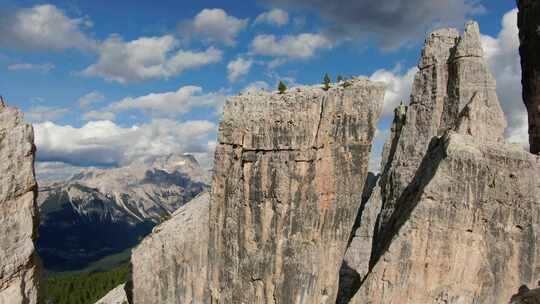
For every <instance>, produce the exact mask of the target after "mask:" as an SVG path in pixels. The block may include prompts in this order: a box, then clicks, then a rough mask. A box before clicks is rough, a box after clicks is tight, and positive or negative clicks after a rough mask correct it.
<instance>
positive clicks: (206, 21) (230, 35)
mask: <svg viewBox="0 0 540 304" xmlns="http://www.w3.org/2000/svg"><path fill="white" fill-rule="evenodd" d="M247 24H248V19H239V18H236V17H234V16H231V15H228V14H227V12H226V11H224V10H222V9H219V8H214V9H203V10H202V11H201V12H199V13H198V14H197V16H195V18H194V19H193V20H191V21H188V22H183V23H182V24H180V26H179V30H180V32H181V33H182V34H184V35H186V36H187V37H189V38H193V37H195V36H196V37H201V38H203V39H204V40H207V41H209V42H221V43H224V44H226V45H229V46H232V45H235V44H236V36H237V35H238V33H240V31H242V30H243V29H244V28H246V26H247Z"/></svg>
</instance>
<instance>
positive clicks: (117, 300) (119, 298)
mask: <svg viewBox="0 0 540 304" xmlns="http://www.w3.org/2000/svg"><path fill="white" fill-rule="evenodd" d="M125 287H126V284H121V285H118V286H117V287H116V288H114V289H113V290H111V291H109V292H108V293H107V294H106V295H105V296H104V297H103V298H101V299H99V300H98V301H97V302H96V303H95V304H128V297H127V293H126V290H125Z"/></svg>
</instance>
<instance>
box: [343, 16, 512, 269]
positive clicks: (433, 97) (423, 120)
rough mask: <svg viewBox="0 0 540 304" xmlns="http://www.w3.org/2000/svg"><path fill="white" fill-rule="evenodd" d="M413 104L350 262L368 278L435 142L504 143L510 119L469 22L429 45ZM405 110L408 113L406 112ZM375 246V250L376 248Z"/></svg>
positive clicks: (389, 149) (399, 119) (395, 135)
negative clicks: (449, 138) (455, 136)
mask: <svg viewBox="0 0 540 304" xmlns="http://www.w3.org/2000/svg"><path fill="white" fill-rule="evenodd" d="M418 67H419V71H418V73H417V75H416V77H415V80H414V83H413V89H412V94H411V102H410V104H409V106H408V107H407V108H406V110H405V108H403V107H400V108H398V110H397V111H396V117H395V119H394V124H393V127H392V136H391V138H390V139H389V141H388V142H387V143H386V145H385V148H384V153H383V154H384V155H383V163H382V165H381V168H382V172H381V177H380V179H379V183H378V185H377V187H375V189H374V191H373V194H372V196H371V198H370V199H369V200H368V201H367V202H366V204H365V206H364V208H363V209H362V210H363V212H362V214H361V221H360V222H361V224H360V227H359V228H358V229H357V231H356V232H355V235H354V237H353V241H352V243H351V246H350V247H349V249H348V252H347V256H346V260H345V262H346V263H347V264H348V266H349V267H351V268H353V269H355V270H356V271H357V273H358V275H359V276H360V277H361V278H363V277H364V276H365V275H366V274H367V272H368V270H369V268H370V261H372V260H373V258H374V257H376V256H377V255H378V254H379V252H380V251H381V250H382V248H379V247H380V246H381V245H383V244H384V242H383V241H382V240H383V239H384V238H386V233H385V231H386V230H387V226H388V224H389V221H390V219H391V217H392V215H393V214H394V212H395V210H396V208H398V207H399V206H397V204H398V201H399V200H400V197H401V196H402V195H403V193H404V191H405V190H406V188H407V187H408V186H409V184H410V183H411V182H412V181H413V179H414V176H415V174H416V172H417V170H418V168H419V166H420V164H421V162H422V159H423V158H424V156H425V154H426V152H427V150H428V148H429V145H430V142H431V140H432V138H434V137H436V136H440V135H442V134H444V132H446V131H448V130H455V131H457V132H460V133H463V134H468V135H471V136H474V137H475V138H476V139H477V140H478V141H479V142H487V141H496V142H501V141H502V139H503V132H504V129H505V127H506V120H505V118H504V114H503V112H502V110H501V107H500V104H499V100H498V98H497V94H496V85H495V80H494V78H493V77H492V75H491V73H490V72H489V69H488V67H487V64H486V61H485V59H484V58H483V50H482V47H481V44H480V31H479V28H478V25H477V24H476V23H472V22H471V23H468V24H467V25H466V28H465V32H464V33H463V35H461V36H460V35H459V32H458V31H457V30H454V29H442V30H438V31H435V32H433V33H432V34H431V35H430V36H429V37H428V38H427V39H426V42H425V46H424V49H423V50H422V57H421V59H420V62H419V66H418ZM405 111H406V114H404V112H405ZM372 247H374V248H372Z"/></svg>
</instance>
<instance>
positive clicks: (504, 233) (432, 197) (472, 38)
mask: <svg viewBox="0 0 540 304" xmlns="http://www.w3.org/2000/svg"><path fill="white" fill-rule="evenodd" d="M397 114H399V113H398V112H396V119H395V120H394V126H393V129H392V134H391V138H390V139H389V141H388V142H387V144H386V146H385V149H384V156H383V159H384V163H383V164H382V168H383V169H382V172H381V177H380V178H379V181H378V184H377V186H376V187H375V189H374V190H373V192H372V195H371V197H370V198H369V199H368V200H367V202H366V203H365V205H364V206H363V209H362V210H363V211H362V214H361V220H360V224H359V228H358V229H357V230H356V232H355V235H354V237H353V241H352V242H351V245H350V247H349V248H348V250H347V253H346V257H345V262H346V263H347V265H348V267H349V268H350V269H354V270H355V271H356V275H357V276H358V277H359V278H360V282H359V283H357V284H356V285H354V286H353V287H354V289H355V290H357V291H356V293H355V294H354V296H353V297H352V299H349V298H347V299H339V300H340V301H341V302H340V303H354V304H360V303H381V304H382V303H385V304H386V303H508V302H509V300H510V298H511V297H512V295H514V294H515V293H516V292H517V291H518V289H519V288H520V286H521V285H528V286H535V285H536V283H535V282H536V280H537V279H538V277H537V275H538V273H539V269H540V258H539V257H540V249H539V246H538V244H539V243H540V237H539V233H538V227H540V221H539V216H540V205H539V204H538V202H539V201H540V191H539V189H540V182H539V179H538V173H537V172H538V169H539V168H538V161H539V159H538V158H537V157H536V156H535V155H532V154H530V153H527V152H526V151H523V149H522V148H521V147H519V146H515V145H508V144H505V143H504V141H503V132H504V129H505V127H506V120H505V118H504V116H503V113H502V111H501V107H500V105H499V101H498V98H497V95H496V93H495V81H494V80H493V77H492V75H491V73H490V72H489V70H488V68H487V65H486V62H485V59H484V58H483V51H482V48H481V44H480V35H479V29H478V25H477V24H476V23H468V24H467V25H466V27H465V32H464V33H463V34H462V35H459V33H458V32H457V31H456V30H452V29H443V30H438V31H435V32H434V33H432V34H431V35H430V36H429V37H428V39H427V40H426V44H425V47H424V50H423V52H422V58H421V60H420V64H419V72H418V73H417V75H416V78H415V81H414V85H413V91H412V95H411V102H410V104H409V106H408V108H407V110H406V115H405V117H398V115H397ZM350 294H351V293H349V294H348V295H349V296H350Z"/></svg>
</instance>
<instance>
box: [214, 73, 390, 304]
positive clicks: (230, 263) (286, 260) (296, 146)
mask: <svg viewBox="0 0 540 304" xmlns="http://www.w3.org/2000/svg"><path fill="white" fill-rule="evenodd" d="M350 84H351V86H349V87H347V88H343V87H342V86H336V85H333V87H332V88H331V89H330V90H329V91H327V92H326V91H324V90H322V89H321V88H320V87H301V88H293V89H289V90H288V91H287V92H286V93H285V94H283V95H279V94H270V93H259V94H258V95H243V96H238V97H233V98H231V99H230V100H229V101H228V103H227V104H226V105H225V109H224V116H223V121H222V123H221V124H220V130H219V136H218V139H219V140H218V141H219V143H218V145H217V148H216V157H215V173H214V179H213V184H212V202H211V204H210V241H209V250H208V254H209V257H208V259H209V263H210V265H209V278H208V279H209V280H210V292H211V301H212V303H283V304H285V303H287V304H289V303H335V301H336V295H337V290H338V286H337V285H338V276H339V269H340V266H341V261H342V258H343V254H344V252H345V248H346V246H347V243H348V240H349V236H350V230H351V228H352V226H353V224H354V221H355V218H356V214H357V210H358V208H359V207H360V203H361V193H362V188H363V181H364V180H365V178H366V174H367V166H368V160H369V156H370V151H371V144H372V139H373V135H374V132H375V128H376V125H377V121H378V118H379V115H380V112H381V108H382V100H383V95H384V86H383V85H382V84H376V83H372V82H369V81H368V80H367V79H364V78H355V79H353V80H351V81H350Z"/></svg>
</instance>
